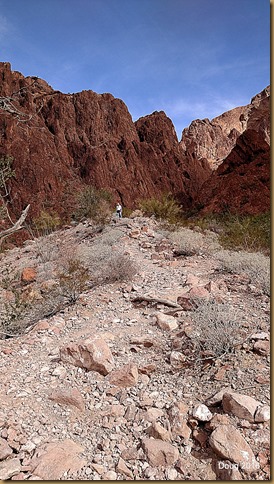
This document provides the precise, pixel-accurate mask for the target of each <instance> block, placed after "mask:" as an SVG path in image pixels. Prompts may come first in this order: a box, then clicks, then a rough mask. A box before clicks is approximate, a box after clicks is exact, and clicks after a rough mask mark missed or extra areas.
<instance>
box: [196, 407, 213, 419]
mask: <svg viewBox="0 0 274 484" xmlns="http://www.w3.org/2000/svg"><path fill="white" fill-rule="evenodd" d="M192 416H193V417H194V418H196V419H197V420H199V421H200V422H208V421H209V420H211V419H212V417H213V415H212V413H211V411H210V410H209V408H208V407H207V406H206V405H204V404H200V405H197V406H196V407H195V408H194V409H193V410H192Z"/></svg>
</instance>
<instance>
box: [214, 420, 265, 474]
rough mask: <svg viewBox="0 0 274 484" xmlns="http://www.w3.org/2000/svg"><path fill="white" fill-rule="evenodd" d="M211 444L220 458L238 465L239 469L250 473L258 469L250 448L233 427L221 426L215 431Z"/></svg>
mask: <svg viewBox="0 0 274 484" xmlns="http://www.w3.org/2000/svg"><path fill="white" fill-rule="evenodd" d="M209 444H210V446H211V447H212V449H213V450H214V451H215V452H216V453H217V454H218V455H219V456H220V457H222V458H223V459H228V460H230V461H232V462H235V463H236V464H238V465H239V469H244V470H245V471H246V472H248V473H250V472H253V471H255V470H257V469H258V462H257V461H256V460H255V456H254V454H253V452H252V450H251V448H250V446H249V445H248V443H247V442H246V440H245V439H244V438H243V437H242V435H241V433H240V432H239V430H237V429H236V428H235V427H234V426H233V425H220V427H217V428H216V429H215V430H213V432H212V434H211V436H210V438H209Z"/></svg>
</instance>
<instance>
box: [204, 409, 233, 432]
mask: <svg viewBox="0 0 274 484" xmlns="http://www.w3.org/2000/svg"><path fill="white" fill-rule="evenodd" d="M230 424H231V420H230V418H229V417H228V416H227V415H222V414H220V413H215V415H213V417H212V419H211V420H210V421H209V422H207V423H206V424H205V428H206V429H208V430H214V429H216V428H217V427H219V425H230Z"/></svg>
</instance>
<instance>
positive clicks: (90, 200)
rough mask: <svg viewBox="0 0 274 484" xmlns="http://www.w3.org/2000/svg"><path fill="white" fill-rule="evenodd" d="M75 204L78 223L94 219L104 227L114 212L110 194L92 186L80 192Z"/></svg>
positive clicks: (75, 216) (75, 215)
mask: <svg viewBox="0 0 274 484" xmlns="http://www.w3.org/2000/svg"><path fill="white" fill-rule="evenodd" d="M75 204H76V209H75V212H74V218H75V220H77V221H81V220H84V219H92V220H93V221H94V222H95V223H97V224H100V225H104V224H105V223H107V222H108V221H109V220H110V218H111V214H112V212H113V210H112V209H111V195H110V193H109V192H107V191H106V190H103V189H97V188H94V187H92V186H88V187H86V188H85V189H84V190H82V191H80V192H78V194H77V196H76V201H75Z"/></svg>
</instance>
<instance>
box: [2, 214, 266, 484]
mask: <svg viewBox="0 0 274 484" xmlns="http://www.w3.org/2000/svg"><path fill="white" fill-rule="evenodd" d="M118 224H119V226H118ZM117 228H118V229H119V231H120V233H121V236H120V237H119V240H118V245H119V247H120V249H122V251H123V252H124V253H125V254H126V255H128V256H130V258H131V259H133V260H134V262H135V263H136V265H137V267H138V273H137V274H136V275H135V276H134V277H133V279H132V280H131V281H129V282H123V283H121V282H116V283H113V284H108V285H103V286H97V287H95V288H93V289H91V290H89V291H86V292H85V293H83V294H82V295H81V296H80V298H79V300H78V301H77V303H76V304H75V305H74V306H69V307H67V308H65V309H64V310H62V311H60V312H59V313H58V314H56V315H54V316H52V317H50V318H48V319H44V320H41V321H39V322H38V323H37V324H36V325H35V326H33V327H31V328H30V329H29V330H28V331H27V332H26V333H25V334H23V335H21V336H17V337H15V338H12V339H7V340H2V341H0V370H1V386H0V402H1V408H0V479H5V480H6V479H12V480H60V479H61V480H100V479H103V480H146V479H150V480H197V479H198V480H199V479H201V480H216V479H222V480H224V479H228V480H231V479H232V480H235V479H252V480H266V479H269V478H270V463H269V448H270V443H269V442H270V436H269V300H268V298H267V297H266V296H264V295H263V294H261V293H260V292H259V291H258V290H257V289H256V286H252V285H250V284H247V283H246V281H245V280H244V278H242V277H240V276H239V277H235V276H232V275H231V274H230V275H224V274H222V273H220V272H219V271H218V261H216V260H215V259H214V257H209V256H208V255H206V254H204V253H203V251H202V250H201V253H200V254H195V255H193V256H189V257H177V258H176V257H174V255H173V249H174V246H173V244H172V243H171V241H170V239H169V238H167V237H166V233H165V232H164V231H163V230H162V229H160V228H159V226H158V225H157V224H156V223H155V222H153V221H152V220H147V219H142V218H135V219H123V220H122V221H119V222H118V223H117V224H116V225H114V224H113V227H112V228H111V229H115V230H117ZM111 229H110V230H111ZM81 230H82V232H81V233H82V234H83V233H84V232H85V230H87V229H86V228H85V227H82V229H81ZM75 234H76V229H69V230H68V231H66V232H64V235H63V237H67V238H68V237H73V236H74V235H75ZM78 234H79V228H78ZM101 236H103V235H101ZM60 237H62V234H61V235H60ZM116 246H117V243H116V244H114V245H113V248H112V250H115V248H116ZM20 250H21V252H20ZM20 250H18V249H16V251H15V253H16V254H17V255H18V252H19V253H20V261H23V260H24V257H28V258H29V259H28V262H29V260H31V244H30V246H28V247H27V249H20ZM9 257H12V254H11V253H9ZM26 262H27V261H25V264H26ZM194 296H195V297H198V298H199V297H200V298H207V297H213V298H218V300H220V301H223V302H226V303H227V302H228V303H230V304H231V305H232V306H233V307H234V308H235V309H236V308H237V310H239V311H241V314H242V325H243V328H244V333H245V335H246V338H245V341H244V342H243V343H242V344H241V345H238V347H236V349H235V353H234V354H229V355H226V356H225V357H224V358H215V359H213V361H211V362H208V363H207V364H204V365H202V366H201V365H195V364H194V365H189V364H186V358H185V354H187V351H186V349H185V348H186V347H187V344H189V342H191V338H192V336H193V331H194V329H195V328H193V325H192V322H191V313H192V311H191V310H189V308H188V307H186V309H185V310H182V309H180V307H181V304H178V301H180V298H181V301H184V304H187V302H189V301H190V300H191V298H193V297H194ZM216 395H217V396H216Z"/></svg>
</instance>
